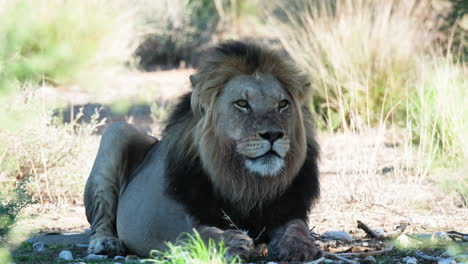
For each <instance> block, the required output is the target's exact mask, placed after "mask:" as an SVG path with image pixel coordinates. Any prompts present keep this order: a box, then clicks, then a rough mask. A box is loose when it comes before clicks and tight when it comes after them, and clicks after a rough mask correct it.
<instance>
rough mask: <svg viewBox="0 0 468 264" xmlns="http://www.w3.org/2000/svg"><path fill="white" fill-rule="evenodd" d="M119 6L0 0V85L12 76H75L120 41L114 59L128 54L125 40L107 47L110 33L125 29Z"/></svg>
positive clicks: (36, 80)
mask: <svg viewBox="0 0 468 264" xmlns="http://www.w3.org/2000/svg"><path fill="white" fill-rule="evenodd" d="M116 6H117V5H116V4H110V3H106V4H104V3H103V2H101V1H96V0H84V1H59V0H46V1H33V0H13V1H4V2H3V3H0V17H1V20H0V91H1V89H2V88H1V87H2V86H3V87H5V86H7V85H8V84H9V82H11V81H19V82H20V83H25V82H30V83H33V84H38V83H39V81H41V80H46V81H50V82H52V83H55V82H63V81H70V80H71V79H72V78H73V77H75V76H76V74H77V73H78V72H79V70H80V69H81V67H83V65H86V64H89V63H90V62H91V61H93V59H95V58H96V57H97V54H98V53H99V51H101V52H103V51H106V52H107V53H110V52H111V51H112V49H115V48H116V47H118V49H119V50H118V51H114V53H119V54H118V56H120V58H116V57H115V56H117V54H115V55H114V59H119V60H120V59H121V58H122V57H125V55H124V54H123V52H122V51H123V49H125V48H124V47H123V46H118V45H115V44H114V45H113V46H112V48H111V47H109V46H106V47H105V49H102V45H103V44H106V45H108V44H109V43H105V40H106V38H107V37H108V36H109V35H112V34H114V33H115V32H116V31H118V30H120V27H118V26H120V25H117V24H118V21H120V20H119V19H120V17H121V15H120V14H119V13H118V11H117V10H118V9H117V8H116ZM128 24H131V23H130V22H127V25H128ZM121 28H126V26H122V27H121ZM117 29H118V30H117ZM126 37H129V38H130V37H131V36H126ZM114 41H115V42H118V41H116V39H114ZM120 42H123V44H128V42H125V41H122V39H120ZM104 53H105V52H104ZM99 56H100V57H102V56H103V55H102V54H100V55H99ZM127 58H128V57H127ZM2 84H3V85H2ZM10 86H11V85H10ZM3 89H5V88H3Z"/></svg>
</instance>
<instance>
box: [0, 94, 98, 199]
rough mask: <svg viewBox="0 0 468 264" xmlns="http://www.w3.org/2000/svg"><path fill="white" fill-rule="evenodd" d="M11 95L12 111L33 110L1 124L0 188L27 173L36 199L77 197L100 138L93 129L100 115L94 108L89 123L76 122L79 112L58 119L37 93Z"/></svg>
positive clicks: (79, 117)
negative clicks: (16, 122)
mask: <svg viewBox="0 0 468 264" xmlns="http://www.w3.org/2000/svg"><path fill="white" fill-rule="evenodd" d="M16 97H17V99H16V100H12V101H11V102H10V104H11V105H12V106H13V107H14V109H13V111H14V112H17V113H19V112H27V113H34V114H33V115H34V118H30V119H29V121H28V122H26V123H25V124H24V125H22V126H20V127H17V128H16V129H15V130H10V129H4V130H2V129H0V171H1V172H2V173H1V174H0V177H1V178H0V189H2V190H5V191H6V190H11V187H12V186H11V183H14V182H15V181H16V179H23V178H25V177H28V176H31V177H30V180H31V189H32V190H33V192H34V196H33V198H34V199H37V200H38V201H39V202H41V203H43V202H53V203H57V204H60V203H76V202H81V200H82V193H83V188H84V185H85V181H86V178H87V175H89V170H90V168H91V166H92V162H93V160H94V157H95V155H96V152H97V147H98V142H99V137H98V136H94V135H92V134H93V133H94V132H95V131H96V128H97V127H99V126H100V125H102V124H103V122H105V120H101V121H99V118H98V117H99V116H98V114H95V115H94V116H93V118H92V120H91V121H90V122H89V123H83V124H79V120H80V119H81V118H82V115H81V114H78V115H76V116H75V118H74V120H72V121H71V122H70V123H67V124H61V123H60V120H58V119H57V118H55V117H52V112H51V111H47V110H45V109H44V108H43V106H42V104H43V102H42V101H41V98H40V97H39V96H37V95H34V93H33V94H32V95H30V96H26V95H25V94H24V93H20V94H18V95H17V96H16Z"/></svg>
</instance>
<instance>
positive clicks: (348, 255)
mask: <svg viewBox="0 0 468 264" xmlns="http://www.w3.org/2000/svg"><path fill="white" fill-rule="evenodd" d="M393 249H394V247H393V246H390V247H388V248H385V249H382V250H376V251H366V252H355V253H336V254H335V255H339V256H342V257H345V258H365V257H368V256H379V255H384V254H387V253H389V252H391V251H393Z"/></svg>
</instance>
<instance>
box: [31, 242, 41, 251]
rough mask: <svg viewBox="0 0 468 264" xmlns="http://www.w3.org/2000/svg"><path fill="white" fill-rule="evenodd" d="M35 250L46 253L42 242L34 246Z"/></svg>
mask: <svg viewBox="0 0 468 264" xmlns="http://www.w3.org/2000/svg"><path fill="white" fill-rule="evenodd" d="M32 247H33V250H34V251H36V252H41V251H44V243H42V242H36V243H34V244H33V245H32Z"/></svg>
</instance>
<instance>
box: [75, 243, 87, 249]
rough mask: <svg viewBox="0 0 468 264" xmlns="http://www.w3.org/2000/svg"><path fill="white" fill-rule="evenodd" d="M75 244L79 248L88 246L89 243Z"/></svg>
mask: <svg viewBox="0 0 468 264" xmlns="http://www.w3.org/2000/svg"><path fill="white" fill-rule="evenodd" d="M75 246H76V247H79V248H88V247H89V244H76V245H75Z"/></svg>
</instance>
